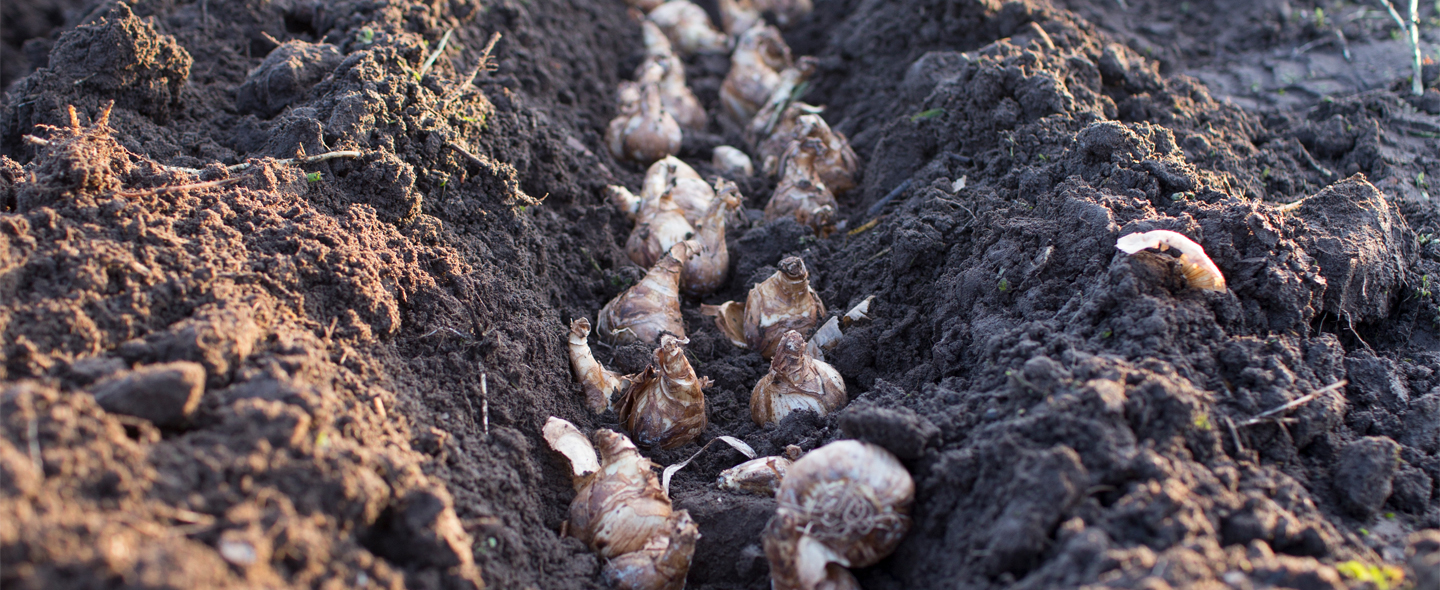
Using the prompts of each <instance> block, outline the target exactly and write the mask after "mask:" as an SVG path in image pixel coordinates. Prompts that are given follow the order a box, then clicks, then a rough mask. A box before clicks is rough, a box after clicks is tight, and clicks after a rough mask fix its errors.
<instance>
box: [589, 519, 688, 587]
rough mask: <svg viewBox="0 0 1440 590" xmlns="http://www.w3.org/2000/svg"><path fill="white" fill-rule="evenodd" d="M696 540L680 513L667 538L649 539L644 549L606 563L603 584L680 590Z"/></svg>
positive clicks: (671, 524)
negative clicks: (604, 581) (605, 582)
mask: <svg viewBox="0 0 1440 590" xmlns="http://www.w3.org/2000/svg"><path fill="white" fill-rule="evenodd" d="M699 538H700V529H699V527H697V526H695V521H694V520H692V519H691V518H690V513H689V512H686V511H684V510H680V511H678V512H676V513H675V516H674V518H671V519H670V530H669V532H668V534H664V535H656V536H654V537H651V538H650V542H649V543H648V544H646V545H645V548H643V549H641V550H639V551H632V552H630V553H626V554H624V555H621V556H619V557H615V558H613V559H611V560H610V561H609V562H608V563H606V564H605V571H604V575H605V580H606V581H608V582H609V583H611V584H613V585H614V586H615V588H617V589H618V590H680V589H681V588H684V587H685V576H686V575H687V574H689V573H690V561H691V559H692V558H693V557H694V556H695V541H697V540H699Z"/></svg>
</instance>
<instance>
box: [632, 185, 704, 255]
mask: <svg viewBox="0 0 1440 590" xmlns="http://www.w3.org/2000/svg"><path fill="white" fill-rule="evenodd" d="M694 236H695V227H694V226H692V225H690V222H689V221H686V220H685V212H684V211H682V210H681V209H680V206H679V204H677V203H676V202H675V199H674V191H666V192H664V193H661V194H660V198H658V199H656V200H655V201H654V202H651V203H642V204H641V206H640V215H639V216H638V217H637V221H636V223H635V228H634V229H632V230H630V237H629V238H628V239H626V240H625V254H626V255H627V256H629V257H630V260H632V261H634V262H635V264H638V265H640V266H643V267H646V268H649V267H651V266H654V265H655V263H656V262H658V261H659V260H660V257H661V256H664V255H665V253H666V252H669V251H670V249H671V248H674V247H675V245H676V244H679V243H680V242H683V241H685V240H688V239H690V238H692V237H694Z"/></svg>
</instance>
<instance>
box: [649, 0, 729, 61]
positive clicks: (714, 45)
mask: <svg viewBox="0 0 1440 590" xmlns="http://www.w3.org/2000/svg"><path fill="white" fill-rule="evenodd" d="M646 18H648V19H650V20H651V21H652V22H654V23H655V24H656V25H659V27H660V30H662V31H665V36H666V37H669V38H670V44H671V45H672V46H673V47H674V48H675V51H677V52H679V54H680V55H682V56H684V55H690V54H692V53H702V52H703V53H723V52H724V51H725V50H726V49H728V48H729V46H730V38H729V37H727V36H725V33H722V32H720V30H719V29H716V28H715V24H714V23H712V22H710V15H709V14H707V13H706V12H705V9H704V8H701V7H700V6H699V5H697V4H695V3H694V2H690V1H689V0H669V1H668V2H666V3H664V4H661V5H660V6H657V7H655V9H654V10H651V11H650V14H649V15H648V16H646Z"/></svg>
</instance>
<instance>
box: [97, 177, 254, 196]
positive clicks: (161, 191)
mask: <svg viewBox="0 0 1440 590" xmlns="http://www.w3.org/2000/svg"><path fill="white" fill-rule="evenodd" d="M237 182H240V179H239V178H225V179H221V180H211V181H209V182H196V183H192V184H182V185H179V186H159V187H155V188H147V189H142V190H138V191H115V194H117V195H120V196H122V197H147V196H150V195H165V194H170V193H178V192H181V191H190V190H199V189H202V188H212V187H217V186H225V185H230V184H235V183H237Z"/></svg>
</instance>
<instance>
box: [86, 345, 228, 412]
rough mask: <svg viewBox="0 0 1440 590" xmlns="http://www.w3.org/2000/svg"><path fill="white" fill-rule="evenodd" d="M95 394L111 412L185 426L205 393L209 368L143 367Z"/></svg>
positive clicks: (182, 365)
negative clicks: (206, 371) (206, 372)
mask: <svg viewBox="0 0 1440 590" xmlns="http://www.w3.org/2000/svg"><path fill="white" fill-rule="evenodd" d="M94 392H95V401H96V402H98V403H99V404H100V407H102V408H105V411H107V412H113V413H116V414H125V415H127V416H135V417H137V418H144V419H146V420H149V421H150V422H152V423H154V424H156V425H158V426H168V427H177V426H183V425H184V424H185V421H186V420H187V419H188V418H189V417H190V415H191V414H193V413H194V412H195V408H196V406H199V405H200V396H201V395H202V394H204V392H205V367H202V366H200V364H199V363H192V362H188V361H179V362H173V363H165V364H160V365H150V366H147V367H141V368H139V369H136V370H134V371H130V372H128V373H124V374H121V375H119V376H117V377H113V378H111V379H107V380H105V381H102V382H101V383H100V384H98V385H96V386H95V389H94Z"/></svg>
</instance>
